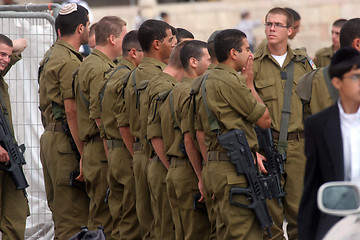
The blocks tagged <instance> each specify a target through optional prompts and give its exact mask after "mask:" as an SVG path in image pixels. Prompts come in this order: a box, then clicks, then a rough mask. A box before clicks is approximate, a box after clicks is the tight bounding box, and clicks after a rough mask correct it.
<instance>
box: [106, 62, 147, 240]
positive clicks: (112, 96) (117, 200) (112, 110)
mask: <svg viewBox="0 0 360 240" xmlns="http://www.w3.org/2000/svg"><path fill="white" fill-rule="evenodd" d="M134 68H135V65H134V64H133V63H131V62H130V61H128V60H126V59H125V58H123V59H121V60H120V63H119V64H118V65H117V67H116V68H114V69H113V70H112V71H111V72H109V73H108V74H107V77H106V78H105V79H104V81H103V84H104V86H103V87H102V89H101V90H100V92H99V95H100V96H99V97H100V100H99V102H100V109H101V114H100V116H101V121H102V124H103V126H104V130H105V135H106V139H107V147H108V149H109V152H108V172H107V180H108V183H109V188H110V195H109V197H108V204H109V209H110V212H111V216H112V218H113V222H114V228H116V229H117V232H116V234H115V236H117V237H116V238H117V239H140V238H141V233H140V226H139V221H138V218H137V216H136V208H135V207H136V206H135V204H136V198H135V180H134V175H133V167H132V166H133V164H132V156H131V154H130V152H129V151H128V149H127V148H126V146H125V144H124V142H123V140H122V138H121V135H120V131H119V128H118V125H117V120H116V118H115V116H116V115H117V114H118V113H119V108H118V104H117V102H118V98H119V96H120V95H121V94H122V93H121V90H122V82H121V77H122V76H123V75H125V74H126V73H128V72H130V71H131V70H132V69H134ZM120 98H122V96H120ZM120 101H121V100H120ZM115 236H114V234H113V237H114V238H115Z"/></svg>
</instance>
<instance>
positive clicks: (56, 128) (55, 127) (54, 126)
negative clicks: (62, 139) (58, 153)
mask: <svg viewBox="0 0 360 240" xmlns="http://www.w3.org/2000/svg"><path fill="white" fill-rule="evenodd" d="M45 130H46V131H51V132H62V133H65V131H64V129H63V127H62V123H49V124H48V125H46V127H45Z"/></svg>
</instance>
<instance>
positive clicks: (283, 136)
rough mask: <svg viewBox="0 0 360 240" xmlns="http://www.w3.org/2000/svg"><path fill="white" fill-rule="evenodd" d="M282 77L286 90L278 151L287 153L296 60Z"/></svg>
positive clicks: (282, 73)
mask: <svg viewBox="0 0 360 240" xmlns="http://www.w3.org/2000/svg"><path fill="white" fill-rule="evenodd" d="M281 78H282V79H285V90H284V99H283V107H282V110H281V122H280V135H279V144H278V149H277V150H278V152H279V153H286V150H287V135H288V128H289V120H290V113H291V95H292V87H293V83H294V60H293V59H291V61H290V63H289V64H288V65H287V66H286V72H283V71H282V72H281Z"/></svg>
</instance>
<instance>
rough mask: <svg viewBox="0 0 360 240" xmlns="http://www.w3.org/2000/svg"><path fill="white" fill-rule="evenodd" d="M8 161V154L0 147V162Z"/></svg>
mask: <svg viewBox="0 0 360 240" xmlns="http://www.w3.org/2000/svg"><path fill="white" fill-rule="evenodd" d="M9 161H10V158H9V154H8V152H7V151H6V150H5V149H4V148H3V147H1V146H0V162H3V163H8V162H9Z"/></svg>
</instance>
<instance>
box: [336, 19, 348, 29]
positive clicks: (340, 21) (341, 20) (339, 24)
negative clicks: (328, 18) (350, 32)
mask: <svg viewBox="0 0 360 240" xmlns="http://www.w3.org/2000/svg"><path fill="white" fill-rule="evenodd" d="M346 22H347V20H346V19H344V18H340V19H338V20H336V21H335V22H334V23H333V26H334V27H339V28H342V27H343V26H344V24H345V23H346Z"/></svg>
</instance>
